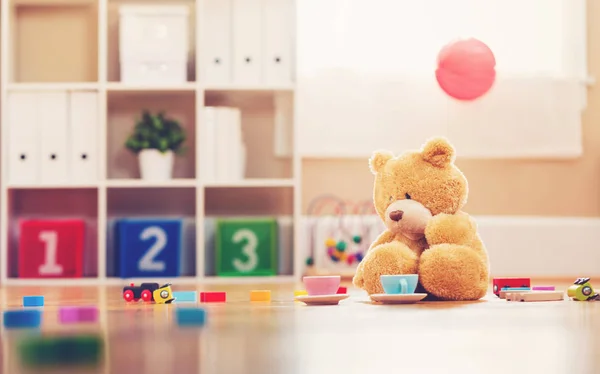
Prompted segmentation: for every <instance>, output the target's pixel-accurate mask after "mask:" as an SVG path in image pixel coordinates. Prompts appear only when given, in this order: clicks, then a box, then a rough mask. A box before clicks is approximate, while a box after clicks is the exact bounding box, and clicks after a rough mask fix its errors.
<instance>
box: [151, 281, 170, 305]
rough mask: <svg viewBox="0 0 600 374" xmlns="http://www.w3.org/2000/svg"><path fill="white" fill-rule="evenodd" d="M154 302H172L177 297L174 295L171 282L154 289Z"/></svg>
mask: <svg viewBox="0 0 600 374" xmlns="http://www.w3.org/2000/svg"><path fill="white" fill-rule="evenodd" d="M152 297H153V298H154V302H155V303H156V304H171V303H172V302H173V300H175V298H174V297H173V290H171V283H167V284H165V285H164V286H162V287H160V288H158V289H156V290H154V292H153V293H152Z"/></svg>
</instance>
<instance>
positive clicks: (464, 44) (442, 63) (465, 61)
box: [435, 39, 496, 100]
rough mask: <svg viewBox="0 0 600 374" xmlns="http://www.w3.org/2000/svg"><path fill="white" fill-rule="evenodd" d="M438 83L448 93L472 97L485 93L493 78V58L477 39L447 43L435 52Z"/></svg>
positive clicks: (490, 51)
mask: <svg viewBox="0 0 600 374" xmlns="http://www.w3.org/2000/svg"><path fill="white" fill-rule="evenodd" d="M435 76H436V79H437V81H438V84H439V85H440V87H441V88H442V90H444V92H446V93H447V94H448V95H450V96H451V97H453V98H455V99H458V100H475V99H477V98H479V97H481V96H482V95H484V94H485V93H487V92H488V91H489V90H490V88H492V85H493V84H494V81H495V80H496V58H495V57H494V53H493V52H492V50H491V49H490V48H489V47H488V46H487V45H486V44H485V43H483V42H481V41H479V40H477V39H462V40H458V41H455V42H452V43H450V44H448V45H446V46H445V47H444V48H442V50H441V51H440V53H439V55H438V68H437V70H436V71H435Z"/></svg>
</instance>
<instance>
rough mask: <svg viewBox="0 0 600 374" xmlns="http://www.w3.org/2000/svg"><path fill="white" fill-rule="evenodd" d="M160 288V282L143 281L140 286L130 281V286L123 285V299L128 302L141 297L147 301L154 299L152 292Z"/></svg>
mask: <svg viewBox="0 0 600 374" xmlns="http://www.w3.org/2000/svg"><path fill="white" fill-rule="evenodd" d="M158 288H159V287H158V283H142V284H141V285H139V286H136V285H134V284H133V283H130V284H129V286H125V287H123V299H125V301H127V302H132V301H139V300H140V299H142V300H143V301H146V302H150V301H154V298H153V296H152V293H153V292H154V291H155V290H157V289H158Z"/></svg>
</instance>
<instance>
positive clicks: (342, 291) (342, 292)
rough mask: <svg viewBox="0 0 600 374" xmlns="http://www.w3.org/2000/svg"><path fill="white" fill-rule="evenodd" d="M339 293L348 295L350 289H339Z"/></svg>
mask: <svg viewBox="0 0 600 374" xmlns="http://www.w3.org/2000/svg"><path fill="white" fill-rule="evenodd" d="M337 293H338V294H342V295H345V294H346V293H348V289H347V288H346V287H340V288H338V290H337Z"/></svg>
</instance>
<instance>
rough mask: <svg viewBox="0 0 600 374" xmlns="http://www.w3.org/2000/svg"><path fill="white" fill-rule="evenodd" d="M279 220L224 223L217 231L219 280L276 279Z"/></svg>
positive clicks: (230, 220)
mask: <svg viewBox="0 0 600 374" xmlns="http://www.w3.org/2000/svg"><path fill="white" fill-rule="evenodd" d="M277 231H278V228H277V220H276V219H272V218H267V219H220V220H218V221H217V227H216V231H215V238H216V239H215V250H216V251H215V259H216V264H215V268H216V273H217V275H219V276H246V275H254V276H265V275H276V274H277V270H278V266H279V264H278V259H277V243H278V238H277Z"/></svg>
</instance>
